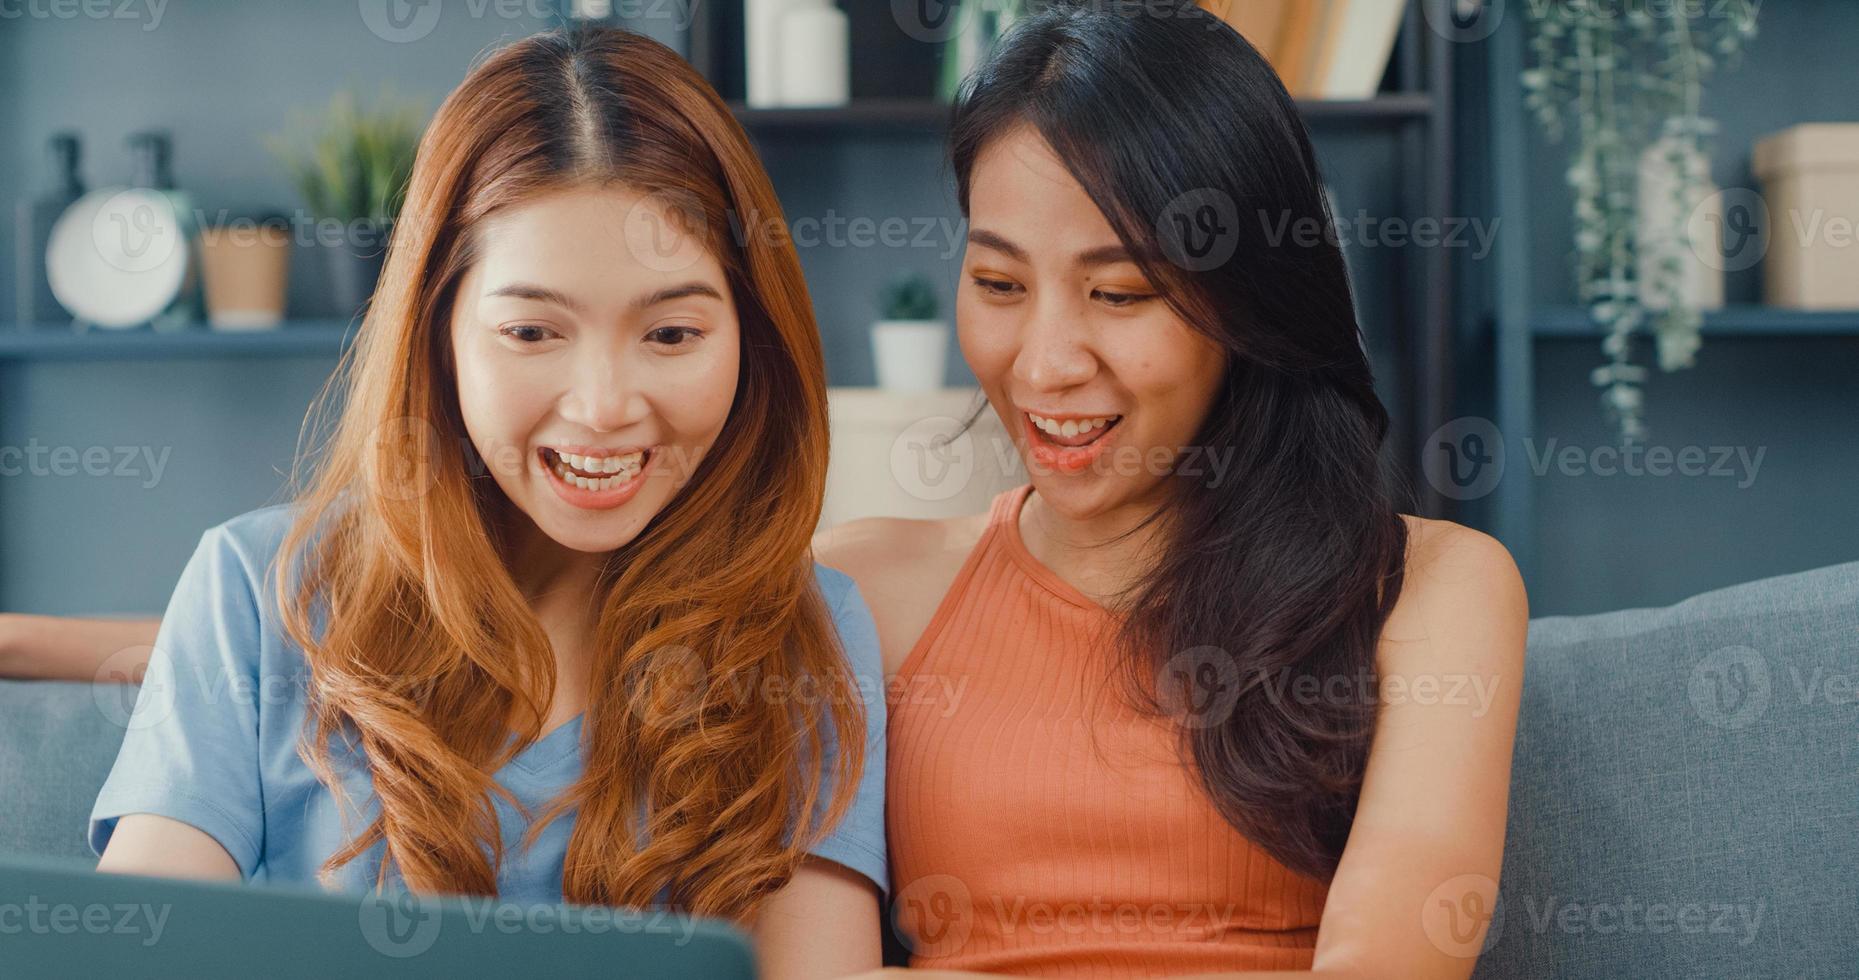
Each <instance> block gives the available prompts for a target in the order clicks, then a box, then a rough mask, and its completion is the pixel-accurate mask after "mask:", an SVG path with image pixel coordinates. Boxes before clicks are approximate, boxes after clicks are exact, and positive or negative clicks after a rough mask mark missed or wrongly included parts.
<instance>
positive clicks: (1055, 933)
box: [886, 485, 1328, 977]
mask: <svg viewBox="0 0 1859 980" xmlns="http://www.w3.org/2000/svg"><path fill="white" fill-rule="evenodd" d="M1031 491H1032V487H1031V486H1030V485H1028V486H1022V487H1019V488H1017V489H1014V490H1009V491H1007V492H1005V493H1003V494H1001V495H1000V496H999V497H996V498H995V500H994V503H993V507H992V510H991V512H990V514H989V519H988V526H987V530H986V531H985V532H984V533H983V534H982V536H981V540H980V542H979V543H978V544H976V546H975V549H974V551H973V552H972V553H971V554H970V555H969V556H968V559H967V561H966V563H965V564H964V565H963V568H962V570H961V572H960V573H959V574H958V575H957V576H956V579H955V583H954V584H953V585H952V586H950V588H949V591H948V594H947V595H945V596H944V597H943V600H942V604H941V606H940V607H939V608H938V609H937V610H936V613H935V616H934V618H932V619H931V620H930V624H929V627H928V628H927V629H926V630H924V632H923V636H922V637H921V638H919V639H918V641H917V643H916V646H915V647H913V648H912V649H911V651H910V653H909V655H908V656H907V657H906V658H905V660H904V664H903V667H902V668H901V669H900V670H899V672H898V675H897V677H896V678H895V679H894V681H893V683H892V685H891V689H890V701H891V703H890V721H889V726H888V734H889V746H888V750H887V751H888V761H887V767H888V768H887V772H886V779H887V782H888V786H889V791H888V807H887V816H886V822H887V825H888V830H889V835H890V848H891V876H892V884H893V886H894V900H895V903H896V905H895V911H894V917H895V921H896V923H897V926H898V929H899V934H900V936H901V937H902V938H903V939H904V941H905V943H906V945H907V946H908V947H909V948H910V949H911V951H912V956H911V961H910V965H911V966H913V967H919V968H936V969H949V970H975V971H981V972H989V973H1006V974H1015V975H1020V976H1041V977H1058V976H1065V977H1079V976H1093V977H1121V976H1146V975H1153V974H1158V973H1194V972H1214V971H1220V970H1293V969H1295V970H1307V969H1309V968H1310V965H1311V957H1312V950H1313V947H1314V946H1315V943H1316V938H1317V924H1318V920H1319V919H1320V917H1321V916H1322V914H1323V902H1324V898H1325V896H1326V895H1327V894H1328V887H1327V885H1326V884H1324V883H1323V882H1319V881H1315V880H1313V879H1310V878H1307V877H1304V876H1302V875H1299V874H1296V873H1294V872H1292V871H1291V870H1289V869H1288V868H1286V867H1285V866H1284V865H1282V864H1280V863H1279V862H1277V861H1275V860H1273V859H1272V858H1271V856H1270V855H1268V854H1266V853H1265V852H1264V851H1262V850H1260V849H1259V848H1258V847H1257V846H1255V845H1253V844H1252V843H1251V842H1250V841H1249V840H1247V839H1246V837H1245V836H1244V835H1242V834H1240V833H1239V832H1237V831H1235V830H1234V829H1233V828H1232V827H1231V826H1230V825H1229V824H1228V823H1227V822H1226V821H1225V820H1224V819H1222V818H1221V817H1220V815H1219V813H1218V812H1217V811H1216V810H1215V809H1214V807H1213V805H1212V804H1211V803H1210V802H1209V801H1208V799H1207V797H1206V795H1205V794H1204V793H1203V792H1202V790H1201V788H1200V786H1199V783H1198V782H1197V780H1196V778H1195V776H1194V774H1193V772H1192V771H1191V770H1190V769H1189V768H1188V767H1187V766H1185V765H1184V764H1183V761H1182V760H1183V756H1182V753H1181V751H1180V749H1179V742H1178V739H1177V737H1176V734H1175V731H1174V730H1173V726H1172V725H1171V723H1170V722H1169V721H1168V719H1166V718H1157V717H1154V716H1153V715H1150V714H1145V713H1143V712H1142V711H1140V710H1138V709H1137V708H1136V707H1135V706H1133V705H1132V704H1131V699H1130V698H1129V696H1128V694H1127V693H1126V692H1127V688H1126V686H1125V683H1124V681H1123V676H1122V674H1121V671H1120V669H1119V668H1118V667H1117V666H1116V664H1115V658H1114V653H1113V651H1112V646H1111V642H1110V636H1111V631H1112V630H1113V629H1114V626H1115V621H1114V620H1113V618H1112V616H1111V614H1110V613H1108V612H1107V611H1105V610H1104V608H1103V607H1101V606H1099V605H1097V604H1095V603H1094V602H1092V601H1091V600H1090V599H1088V598H1086V597H1085V596H1084V594H1083V593H1081V592H1079V591H1078V590H1077V589H1075V588H1073V587H1072V586H1070V585H1068V584H1067V583H1065V582H1064V581H1063V580H1062V579H1060V578H1059V577H1058V575H1057V574H1055V573H1054V572H1053V571H1052V570H1050V569H1048V568H1046V567H1045V566H1044V565H1041V564H1040V563H1039V562H1038V560H1036V559H1035V558H1034V557H1033V555H1032V553H1031V552H1029V551H1028V550H1027V549H1026V545H1025V544H1024V542H1022V540H1021V538H1020V530H1019V515H1020V508H1021V505H1022V504H1024V503H1025V501H1026V499H1027V497H1028V495H1029V494H1030V493H1031Z"/></svg>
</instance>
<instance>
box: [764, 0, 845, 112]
mask: <svg viewBox="0 0 1859 980" xmlns="http://www.w3.org/2000/svg"><path fill="white" fill-rule="evenodd" d="M849 37H850V28H849V25H848V24H847V22H846V15H845V14H844V13H842V12H840V10H839V8H838V7H835V6H833V4H832V0H788V7H787V9H786V11H784V12H783V13H782V15H781V53H780V55H779V58H780V65H779V72H778V74H779V75H780V79H781V85H780V95H779V98H780V102H781V104H782V105H784V106H835V105H845V104H846V103H847V102H849V101H851V94H852V67H851V61H850V58H849V57H848V54H847V44H848V40H849Z"/></svg>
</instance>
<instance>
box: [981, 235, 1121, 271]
mask: <svg viewBox="0 0 1859 980" xmlns="http://www.w3.org/2000/svg"><path fill="white" fill-rule="evenodd" d="M968 241H969V244H972V245H980V246H982V247H983V248H991V249H993V250H995V251H997V252H1000V253H1001V254H1003V255H1005V256H1007V257H1008V258H1010V259H1013V260H1014V261H1016V262H1025V261H1027V258H1026V249H1023V248H1021V247H1020V246H1018V245H1015V244H1014V243H1012V242H1010V241H1008V240H1007V239H1005V238H1002V237H1001V236H1000V235H997V234H995V233H994V232H991V231H986V230H982V229H976V230H972V231H970V232H969V233H968ZM1133 261H1135V260H1134V259H1132V258H1130V250H1129V249H1127V248H1124V247H1123V246H1122V244H1116V245H1100V246H1098V247H1097V248H1093V249H1088V250H1086V251H1084V252H1081V253H1079V255H1078V257H1077V259H1076V260H1075V264H1076V265H1079V266H1082V267H1086V268H1089V267H1091V266H1098V265H1115V264H1117V263H1119V262H1133Z"/></svg>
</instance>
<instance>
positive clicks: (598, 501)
mask: <svg viewBox="0 0 1859 980" xmlns="http://www.w3.org/2000/svg"><path fill="white" fill-rule="evenodd" d="M548 448H550V449H553V450H556V451H558V452H568V453H573V454H575V455H577V456H624V455H626V454H627V453H631V452H636V451H638V450H633V449H628V450H623V451H615V450H610V449H601V448H599V447H597V446H596V447H577V446H550V447H548ZM641 448H645V447H641ZM535 458H536V465H537V466H539V467H541V469H542V473H543V475H544V476H545V477H547V479H548V481H549V486H550V488H552V489H553V490H554V491H555V495H556V496H558V497H560V498H562V500H563V501H565V502H567V503H568V504H570V505H572V506H575V507H579V508H581V509H583V510H612V509H613V508H615V507H619V506H621V505H623V504H625V503H626V502H627V501H629V500H631V499H633V498H634V497H636V496H638V495H639V491H640V490H642V489H644V487H645V481H646V477H647V476H649V475H650V474H651V472H652V465H653V464H654V463H656V462H657V461H658V453H657V452H655V451H652V450H651V449H646V457H645V462H644V463H643V464H641V465H640V467H639V472H638V473H637V474H635V475H634V476H633V478H632V479H630V480H627V481H626V482H625V483H622V484H620V485H619V486H617V487H614V488H612V489H610V490H584V489H582V488H580V487H577V486H574V485H572V484H568V483H564V482H562V478H561V477H560V476H557V475H556V473H555V467H553V466H550V465H549V463H548V460H547V459H545V458H544V457H543V455H542V452H541V451H540V450H538V451H537V452H536V457H535Z"/></svg>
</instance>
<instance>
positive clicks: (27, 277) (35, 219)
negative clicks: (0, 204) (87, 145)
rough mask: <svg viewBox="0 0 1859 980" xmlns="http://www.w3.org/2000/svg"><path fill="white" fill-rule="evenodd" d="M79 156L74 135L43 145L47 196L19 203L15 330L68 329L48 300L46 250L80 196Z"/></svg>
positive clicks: (56, 136)
mask: <svg viewBox="0 0 1859 980" xmlns="http://www.w3.org/2000/svg"><path fill="white" fill-rule="evenodd" d="M80 156H81V150H80V145H79V143H78V135H77V133H75V132H72V131H70V130H66V131H64V132H59V133H53V134H52V138H51V139H50V140H48V141H47V142H46V165H47V166H46V169H47V171H48V174H49V177H50V180H49V182H48V184H47V187H46V190H45V193H43V194H40V195H39V196H37V197H30V198H21V199H20V201H19V205H18V207H17V208H16V214H15V216H14V232H15V234H14V239H13V257H14V264H13V271H14V276H13V287H14V310H13V319H14V324H15V326H16V327H17V328H18V329H21V330H27V329H31V328H32V327H35V326H50V325H54V324H57V325H64V326H69V325H70V322H71V313H70V312H69V311H67V310H66V309H65V308H64V307H63V306H61V305H59V303H58V298H57V297H56V296H53V295H52V283H51V280H50V279H48V278H46V275H45V250H46V247H47V246H48V245H49V244H50V243H51V240H52V225H53V224H55V223H56V222H57V221H58V216H59V215H61V214H64V213H65V209H66V208H69V207H70V206H71V205H72V204H73V203H75V202H76V201H77V199H78V198H80V197H83V196H84V178H83V177H82V176H81V175H80V174H79V173H78V162H79V157H80Z"/></svg>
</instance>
